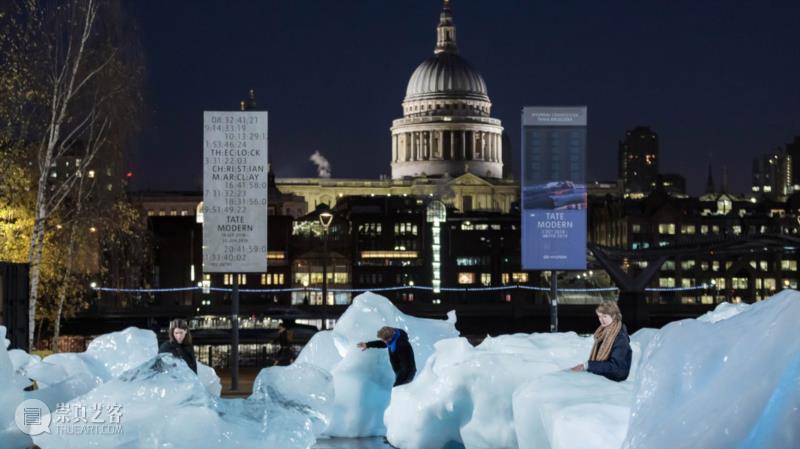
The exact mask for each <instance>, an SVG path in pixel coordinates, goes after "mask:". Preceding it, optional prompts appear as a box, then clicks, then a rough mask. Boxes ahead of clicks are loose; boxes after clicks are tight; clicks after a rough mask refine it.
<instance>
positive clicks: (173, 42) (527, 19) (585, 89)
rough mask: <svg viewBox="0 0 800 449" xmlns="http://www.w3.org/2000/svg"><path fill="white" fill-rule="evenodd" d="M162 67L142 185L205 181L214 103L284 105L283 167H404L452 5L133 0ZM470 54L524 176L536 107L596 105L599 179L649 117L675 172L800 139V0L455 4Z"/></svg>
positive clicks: (383, 0) (279, 128) (279, 115)
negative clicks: (415, 99) (526, 119)
mask: <svg viewBox="0 0 800 449" xmlns="http://www.w3.org/2000/svg"><path fill="white" fill-rule="evenodd" d="M126 4H127V5H128V6H129V7H130V8H131V10H130V12H131V15H132V16H133V18H134V20H135V22H136V23H137V24H138V27H139V29H140V31H141V40H142V43H143V46H144V50H145V53H146V54H145V58H146V61H147V66H148V67H147V70H148V78H147V80H146V82H145V85H146V92H145V95H146V102H147V106H146V108H147V113H146V116H145V121H144V131H143V133H142V136H141V137H140V139H138V142H137V144H136V145H135V150H134V152H133V154H132V155H131V167H132V169H133V170H134V172H135V174H136V175H135V178H134V184H133V188H134V189H139V190H141V189H167V190H187V189H199V188H200V185H201V181H202V160H201V158H202V151H203V150H202V111H203V110H219V109H237V108H238V104H239V100H241V99H244V98H245V95H246V93H247V91H248V89H250V88H254V89H255V91H256V99H257V102H258V104H259V108H264V109H267V110H268V111H269V114H270V117H269V128H270V130H269V138H270V143H269V152H270V158H271V160H272V162H273V169H274V171H275V174H276V175H277V176H278V177H279V178H281V177H311V176H316V169H315V166H314V164H313V163H312V162H310V161H309V160H308V157H309V156H310V155H311V154H312V153H313V152H314V151H315V150H319V151H320V152H321V153H322V154H323V155H325V156H326V157H327V158H328V159H329V160H330V162H331V164H332V167H333V177H335V178H378V176H379V175H381V174H387V175H388V174H390V173H391V170H390V165H389V158H390V153H391V143H390V132H389V127H390V126H391V121H392V119H395V118H399V117H400V116H401V115H402V110H401V107H400V103H401V102H402V100H403V97H404V95H405V89H406V84H407V82H408V79H409V77H410V76H411V73H412V72H413V71H414V69H415V68H416V66H417V65H418V64H419V63H421V62H422V61H423V60H424V59H426V58H427V57H429V56H430V55H432V53H433V48H434V45H435V42H436V31H435V29H436V24H437V23H438V17H439V12H440V10H441V2H440V1H438V0H427V1H421V0H412V1H409V0H403V1H399V0H396V1H388V0H371V1H350V0H325V1H313V0H306V1H299V0H282V1H269V0H263V1H213V2H212V1H177V0H173V1H163V0H144V1H137V2H127V3H126ZM452 9H453V15H454V18H455V24H456V29H457V39H458V46H459V50H460V52H461V54H462V56H464V57H465V58H466V59H467V60H468V61H469V62H470V63H471V64H472V65H473V66H474V67H475V68H476V69H477V70H478V71H480V72H481V73H482V74H483V77H484V79H485V80H486V84H487V87H488V90H489V96H490V98H491V100H492V104H493V108H492V116H493V117H496V118H499V119H501V120H502V121H503V126H504V127H505V129H506V131H507V132H508V133H509V135H510V137H511V139H512V145H513V150H514V160H513V161H505V163H506V164H508V163H511V164H512V166H513V170H514V172H515V173H517V174H518V173H519V154H518V152H519V148H520V130H519V128H520V124H519V122H520V111H521V108H522V107H523V106H525V105H531V106H532V105H588V107H589V146H588V154H589V178H590V179H592V180H612V179H615V178H616V176H617V169H616V163H617V162H616V161H617V142H618V140H620V139H622V137H623V135H624V132H625V130H626V129H630V128H633V127H635V126H637V125H648V126H651V127H652V128H653V129H654V130H655V131H656V132H657V133H658V134H659V137H660V143H661V172H662V173H670V172H676V173H680V174H683V175H684V176H686V177H687V179H688V187H689V191H690V193H694V194H696V193H700V192H701V191H702V190H703V189H704V186H705V179H706V171H707V166H708V161H709V156H710V157H711V160H712V161H713V164H714V165H715V169H714V170H715V172H714V176H715V180H716V181H717V182H718V183H719V181H720V179H721V176H722V169H721V167H722V165H723V164H725V165H727V167H728V180H729V187H730V190H732V191H734V192H744V191H749V187H750V180H751V163H752V159H753V157H755V156H757V155H761V154H762V153H766V152H768V151H771V150H773V149H774V148H775V147H778V146H783V145H785V144H786V143H788V142H790V141H791V140H792V139H793V136H795V135H800V34H798V29H799V28H798V27H799V26H800V25H798V17H800V1H797V0H787V1H780V2H769V1H763V2H753V1H750V2H743V1H742V2H739V1H713V2H712V1H702V2H698V1H658V2H656V1H613V0H612V1H608V0H604V1H589V0H584V1H576V0H559V1H506V0H502V1H476V0H469V1H467V0H454V1H453V2H452Z"/></svg>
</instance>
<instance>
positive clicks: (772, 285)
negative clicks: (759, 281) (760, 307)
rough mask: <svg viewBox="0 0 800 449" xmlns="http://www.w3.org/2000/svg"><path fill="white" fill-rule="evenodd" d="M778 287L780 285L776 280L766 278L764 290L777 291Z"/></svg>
mask: <svg viewBox="0 0 800 449" xmlns="http://www.w3.org/2000/svg"><path fill="white" fill-rule="evenodd" d="M777 286H778V283H777V282H775V278H764V289H766V290H775V289H776V288H777Z"/></svg>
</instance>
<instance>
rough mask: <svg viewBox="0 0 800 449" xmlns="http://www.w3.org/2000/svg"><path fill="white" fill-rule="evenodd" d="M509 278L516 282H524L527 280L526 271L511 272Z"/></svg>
mask: <svg viewBox="0 0 800 449" xmlns="http://www.w3.org/2000/svg"><path fill="white" fill-rule="evenodd" d="M511 280H512V281H514V283H516V284H524V283H526V282H528V273H513V274H512V275H511Z"/></svg>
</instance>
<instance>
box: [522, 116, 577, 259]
mask: <svg viewBox="0 0 800 449" xmlns="http://www.w3.org/2000/svg"><path fill="white" fill-rule="evenodd" d="M586 123H587V108H586V107H585V106H581V107H525V108H523V110H522V183H521V189H522V192H521V195H520V198H521V199H522V217H521V218H522V268H523V269H525V270H585V269H586V207H587V196H586Z"/></svg>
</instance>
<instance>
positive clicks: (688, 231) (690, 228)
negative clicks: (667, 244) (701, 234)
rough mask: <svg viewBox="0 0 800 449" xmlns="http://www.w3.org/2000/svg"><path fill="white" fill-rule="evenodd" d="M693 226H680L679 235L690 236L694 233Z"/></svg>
mask: <svg viewBox="0 0 800 449" xmlns="http://www.w3.org/2000/svg"><path fill="white" fill-rule="evenodd" d="M695 230H696V228H695V225H683V226H681V234H689V235H692V234H694V233H695Z"/></svg>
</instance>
